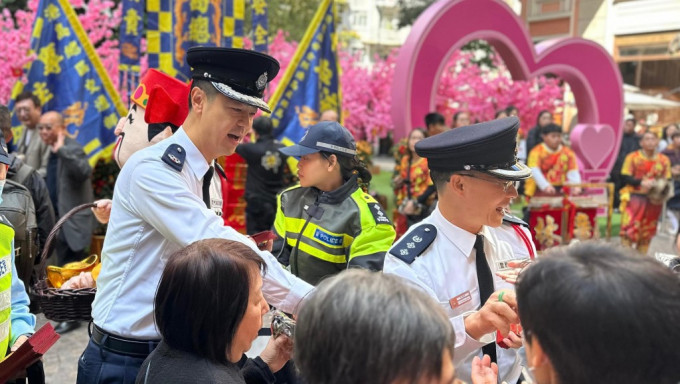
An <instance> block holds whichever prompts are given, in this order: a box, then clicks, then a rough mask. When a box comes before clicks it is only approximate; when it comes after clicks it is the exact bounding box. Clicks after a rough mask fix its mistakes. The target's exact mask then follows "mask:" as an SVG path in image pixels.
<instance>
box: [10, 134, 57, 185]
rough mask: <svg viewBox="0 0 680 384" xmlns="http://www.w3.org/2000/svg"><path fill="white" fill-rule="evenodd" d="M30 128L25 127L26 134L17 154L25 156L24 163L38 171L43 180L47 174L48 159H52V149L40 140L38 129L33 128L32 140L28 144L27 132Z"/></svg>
mask: <svg viewBox="0 0 680 384" xmlns="http://www.w3.org/2000/svg"><path fill="white" fill-rule="evenodd" d="M27 130H28V128H26V127H24V133H23V135H21V139H19V143H18V145H17V153H19V154H21V155H23V156H22V157H23V159H22V160H23V161H24V163H25V164H26V165H28V166H29V167H31V168H33V169H35V170H36V171H38V173H39V174H40V176H42V177H43V178H44V177H45V175H46V174H47V159H48V158H49V157H50V147H49V146H48V145H47V144H45V142H44V141H42V139H40V134H38V130H37V128H33V130H32V132H33V134H32V135H31V140H30V141H29V142H28V143H27V142H26V132H27Z"/></svg>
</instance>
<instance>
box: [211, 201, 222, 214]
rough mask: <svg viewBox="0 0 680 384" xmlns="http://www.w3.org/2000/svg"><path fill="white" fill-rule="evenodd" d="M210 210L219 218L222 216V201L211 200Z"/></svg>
mask: <svg viewBox="0 0 680 384" xmlns="http://www.w3.org/2000/svg"><path fill="white" fill-rule="evenodd" d="M210 208H212V210H213V212H215V214H216V215H217V216H220V217H221V216H222V199H214V198H210Z"/></svg>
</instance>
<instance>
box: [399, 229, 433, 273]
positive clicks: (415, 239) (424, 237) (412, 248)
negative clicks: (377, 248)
mask: <svg viewBox="0 0 680 384" xmlns="http://www.w3.org/2000/svg"><path fill="white" fill-rule="evenodd" d="M436 237H437V228H436V227H435V226H434V225H432V224H421V225H418V226H417V227H415V228H414V229H413V230H412V231H410V232H408V233H407V234H405V235H404V236H403V237H402V238H401V239H400V240H399V241H398V242H397V243H396V244H394V246H393V247H392V248H391V249H390V254H392V255H393V256H395V257H396V258H398V259H400V260H401V261H403V262H405V263H406V264H411V263H413V261H414V260H415V259H416V257H418V256H420V255H422V254H423V252H425V250H426V249H427V247H429V246H430V244H432V242H433V241H434V239H435V238H436Z"/></svg>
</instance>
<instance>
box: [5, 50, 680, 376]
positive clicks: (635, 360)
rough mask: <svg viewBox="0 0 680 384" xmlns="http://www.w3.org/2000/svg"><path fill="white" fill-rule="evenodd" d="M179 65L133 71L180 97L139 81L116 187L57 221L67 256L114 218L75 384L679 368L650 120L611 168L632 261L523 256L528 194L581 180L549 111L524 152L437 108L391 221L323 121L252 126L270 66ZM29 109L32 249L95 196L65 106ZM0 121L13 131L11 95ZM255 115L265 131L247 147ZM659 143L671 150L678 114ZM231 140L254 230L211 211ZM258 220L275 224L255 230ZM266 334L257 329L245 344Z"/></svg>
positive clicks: (513, 124) (20, 105) (527, 252)
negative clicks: (658, 231) (274, 325)
mask: <svg viewBox="0 0 680 384" xmlns="http://www.w3.org/2000/svg"><path fill="white" fill-rule="evenodd" d="M187 62H188V64H189V65H190V66H191V67H192V68H193V70H192V82H191V84H190V85H187V84H183V83H181V82H179V81H176V80H174V79H171V78H169V76H167V75H163V74H162V73H160V72H158V71H149V73H148V74H147V75H145V77H144V78H143V79H142V80H141V81H142V83H143V84H144V87H145V89H147V90H152V89H153V87H154V86H157V85H158V86H161V85H159V84H162V87H163V89H164V90H165V91H166V94H167V95H169V101H168V103H169V104H173V103H174V105H166V106H158V105H157V104H156V103H153V99H152V98H153V94H154V93H153V92H152V91H149V92H148V94H147V95H146V96H144V97H145V98H144V99H140V100H132V104H131V107H130V110H129V114H128V115H127V116H124V117H123V118H122V119H121V122H120V123H119V126H118V127H117V133H119V134H120V139H119V142H118V144H117V147H116V150H115V152H114V155H115V158H116V161H117V163H118V164H119V165H120V166H121V172H120V174H119V176H118V178H117V180H116V185H115V190H114V195H113V198H112V200H111V201H100V202H98V204H97V207H96V208H95V209H93V211H89V210H87V211H82V212H83V213H82V214H81V215H80V216H77V217H76V218H75V220H71V221H69V223H71V224H69V225H67V226H65V227H64V229H65V230H64V231H62V232H61V235H60V238H59V239H60V240H59V242H58V244H57V247H56V249H57V259H56V260H57V263H60V264H63V263H65V262H68V261H73V260H79V258H81V257H83V256H84V253H83V252H84V250H85V248H86V245H83V244H81V241H82V239H83V238H87V239H88V240H89V233H91V232H88V231H91V227H92V224H91V223H92V222H93V220H94V217H96V218H97V220H99V221H102V222H108V231H107V235H106V239H105V242H104V246H103V250H102V255H101V260H102V263H101V266H100V268H101V269H100V270H98V272H97V273H96V274H95V273H92V274H87V273H85V274H81V275H79V276H76V277H74V278H73V279H71V280H69V281H67V282H66V283H65V286H64V288H65V289H74V288H79V287H84V286H88V287H91V286H96V288H97V294H96V297H95V299H94V303H93V304H92V318H93V320H92V326H91V337H90V341H89V343H88V345H87V347H86V349H85V350H84V351H83V353H82V356H81V358H80V359H79V361H78V379H77V380H78V381H77V382H78V383H88V384H89V383H105V382H106V383H119V382H137V383H185V382H210V383H218V382H219V383H309V384H316V383H318V384H334V383H338V384H339V383H366V384H368V383H384V384H401V383H418V384H427V383H441V384H451V383H457V382H460V381H464V382H470V383H475V384H482V383H498V382H505V383H511V384H514V383H521V382H524V381H529V382H536V383H551V384H552V383H574V382H598V383H626V382H630V383H662V384H663V383H669V384H670V383H677V382H678V381H680V370H678V369H677V367H676V365H677V364H675V362H676V361H680V352H678V349H677V348H675V344H677V343H678V342H680V335H679V334H678V332H675V331H674V329H675V327H676V325H677V324H678V322H680V279H678V277H677V276H676V275H674V274H673V273H672V272H671V271H670V270H668V269H667V268H665V267H664V266H663V265H662V264H660V263H658V262H656V261H655V260H653V259H652V258H648V257H646V256H643V255H641V254H640V253H641V252H644V251H645V250H646V246H648V244H649V242H648V241H647V240H648V238H649V236H650V233H651V236H653V235H654V233H653V229H652V228H651V223H652V221H653V220H656V219H658V215H659V214H660V209H659V210H656V206H657V205H659V200H656V198H655V197H653V196H650V193H651V192H650V191H651V190H652V189H653V186H652V185H651V184H652V183H655V182H657V181H659V182H660V181H664V180H669V179H670V178H671V175H675V174H680V167H678V168H677V169H676V168H673V167H675V166H676V165H678V164H674V163H672V162H671V160H669V159H668V157H666V156H665V155H661V154H659V151H658V149H657V148H658V146H659V142H658V138H657V137H656V136H654V135H653V134H651V133H644V134H643V136H642V137H641V138H637V139H638V142H639V145H640V146H641V147H640V148H641V149H639V150H635V149H633V150H631V153H630V154H626V155H625V156H624V159H623V161H622V162H621V166H620V168H619V169H618V172H620V177H619V180H620V181H621V185H622V189H621V207H622V208H621V209H622V212H623V217H624V221H623V222H622V240H623V243H624V244H625V245H630V246H631V247H635V248H636V249H637V251H639V252H638V253H635V252H633V251H631V250H630V249H625V248H620V247H617V246H614V245H612V244H607V243H599V242H586V243H582V244H577V245H574V246H571V247H566V248H555V249H553V250H549V251H547V252H544V253H543V254H541V255H540V257H538V255H537V250H536V247H535V245H534V243H533V241H532V240H531V239H532V234H531V231H530V228H529V226H528V224H526V222H524V221H522V220H520V219H518V218H516V217H513V216H511V215H509V213H510V205H511V204H512V202H513V201H515V200H516V199H518V198H519V197H520V189H521V184H523V185H522V186H523V195H524V196H525V197H526V198H529V199H530V198H532V197H534V196H538V195H541V194H545V195H558V194H560V193H561V189H562V188H566V187H570V185H571V184H574V187H573V190H572V191H571V193H576V194H578V193H581V191H580V190H578V186H577V185H578V184H579V183H580V181H581V180H580V176H579V172H578V164H577V161H576V157H575V155H574V153H573V152H572V151H571V150H570V149H569V148H568V146H567V145H566V143H565V142H564V140H563V133H562V128H561V127H560V126H558V125H555V124H554V123H553V122H552V115H550V114H549V113H543V112H541V113H540V114H539V116H538V119H537V126H536V127H534V128H533V129H532V130H530V131H529V134H528V135H529V136H528V138H527V140H526V151H525V153H526V155H524V157H522V155H520V154H518V150H517V148H518V146H519V144H520V127H519V119H518V118H517V117H516V115H517V112H518V111H517V109H516V108H514V107H508V108H507V109H505V110H503V111H499V112H498V113H497V116H496V117H497V118H496V119H495V120H492V121H488V122H480V123H475V124H472V123H471V121H470V115H469V113H467V112H466V111H460V112H459V113H457V114H456V116H454V119H453V124H452V127H451V128H448V127H447V126H446V124H445V119H444V117H443V116H441V115H439V114H437V113H431V114H428V115H427V116H426V117H425V124H426V128H425V129H421V128H417V129H414V130H413V131H412V132H410V133H409V135H408V138H407V144H406V146H407V147H406V150H405V151H404V156H403V158H401V159H400V161H399V164H398V167H397V169H396V171H395V175H394V178H393V180H392V182H393V187H394V188H395V195H396V197H397V199H398V204H397V205H398V207H399V208H398V212H399V214H400V215H401V216H403V218H404V220H402V221H401V222H396V223H393V222H392V221H391V220H390V218H389V217H388V214H386V213H385V212H384V209H383V207H381V205H380V204H379V203H378V202H377V201H376V200H375V199H374V198H373V197H372V196H371V195H370V194H369V193H368V192H367V191H366V190H364V188H363V186H365V185H367V184H368V183H369V182H370V180H371V173H370V172H369V171H368V169H367V168H366V166H365V165H364V164H363V163H362V162H361V161H359V159H358V157H357V150H356V143H355V140H354V138H353V137H352V136H351V134H350V133H349V131H348V130H347V129H345V128H344V127H343V126H342V125H341V124H340V123H339V122H337V114H336V115H335V116H333V115H332V114H331V113H327V114H326V113H325V114H324V116H323V118H321V119H320V121H319V122H317V123H316V124H314V125H312V126H311V127H310V128H308V130H307V132H306V133H305V135H304V136H303V137H302V139H301V140H300V141H299V142H298V143H296V144H294V145H291V146H283V145H282V144H280V143H279V142H277V141H276V140H274V138H273V135H272V132H273V125H272V123H271V120H270V119H269V118H267V117H258V118H255V115H256V113H257V111H258V109H259V110H262V111H265V112H270V110H269V106H268V105H267V103H266V102H265V101H264V100H263V94H264V89H265V87H266V85H267V83H268V82H269V81H271V80H272V79H274V78H275V77H276V75H277V73H278V71H279V64H278V62H277V61H276V60H275V59H273V58H272V57H270V56H268V55H264V54H261V53H257V52H253V51H247V50H240V49H226V48H204V47H195V48H190V49H189V50H188V52H187ZM19 99H21V100H19ZM187 100H188V103H187ZM147 107H148V108H147ZM152 108H157V109H153V110H152ZM40 112H41V111H40V104H39V100H38V99H37V98H35V97H34V96H32V95H31V94H30V93H27V94H25V95H23V94H22V95H21V96H20V97H19V98H18V99H17V107H16V111H15V113H16V114H17V116H18V117H19V119H20V121H21V122H22V124H23V125H24V128H25V129H24V131H25V133H24V134H23V135H22V137H21V138H20V139H19V140H18V141H17V143H18V145H17V146H16V148H10V150H11V151H10V152H12V153H11V154H8V153H7V150H6V149H4V148H3V147H0V163H1V164H0V180H4V179H5V178H8V177H10V176H9V175H10V173H8V170H10V169H11V166H12V165H13V164H15V163H17V164H19V165H21V164H22V162H23V166H22V167H17V168H22V169H25V170H24V171H21V172H20V171H16V172H15V173H14V174H15V175H30V176H22V177H23V180H24V184H26V183H27V182H28V181H30V186H26V189H27V190H28V191H30V196H33V199H34V200H35V206H36V207H37V206H38V205H41V209H40V210H41V211H42V212H41V213H38V215H39V216H41V217H42V218H40V217H39V218H38V219H37V221H38V227H39V230H38V238H39V239H44V236H45V235H46V233H49V232H50V231H51V229H52V226H53V225H54V224H53V223H54V220H55V217H56V218H59V217H62V216H63V215H64V214H66V213H67V212H68V211H70V210H71V208H73V207H74V206H76V205H79V204H81V203H83V202H91V201H92V200H93V198H92V187H91V182H90V177H91V173H92V170H91V168H90V166H89V164H88V162H87V157H86V155H85V153H84V151H83V148H82V147H81V146H80V145H79V144H78V143H77V142H76V141H75V140H74V139H73V138H71V137H69V134H68V132H67V131H66V129H65V124H64V119H63V117H62V116H61V115H60V114H59V113H58V112H55V111H48V112H45V113H43V114H41V113H40ZM0 124H1V125H2V130H3V133H4V136H5V139H8V140H11V139H12V138H11V130H10V129H9V125H10V124H9V111H8V110H6V109H4V110H3V109H0ZM627 124H628V123H627ZM251 129H253V130H254V131H255V134H256V137H257V140H255V142H254V143H250V144H244V143H243V140H244V139H245V137H246V136H247V135H249V134H250V131H251ZM36 131H37V132H36ZM626 132H628V133H626V134H625V135H630V134H631V133H630V132H629V131H628V130H627V131H626ZM8 134H9V135H10V137H9V138H8V137H7V135H8ZM665 137H668V140H670V143H667V147H666V148H664V149H665V151H666V152H667V153H669V154H674V155H675V157H677V158H680V155H679V154H676V153H675V152H674V151H675V150H676V149H675V148H678V150H680V147H676V144H677V143H675V141H676V140H677V141H680V132H677V127H676V132H670V133H668V132H666V136H665ZM38 139H39V140H40V141H36V140H38ZM529 139H531V140H529ZM624 139H625V141H624V142H623V144H622V146H623V145H624V144H626V145H631V148H632V147H633V146H632V144H631V143H630V139H629V136H626V138H624ZM3 144H4V143H3ZM29 148H33V149H29ZM627 148H628V147H627ZM22 151H23V152H22ZM520 152H521V151H520ZM234 153H238V154H240V155H241V156H242V157H243V158H244V159H245V160H246V161H247V162H248V164H249V168H248V175H247V181H246V185H247V187H246V195H245V199H246V201H247V203H248V208H247V209H246V226H247V232H248V234H249V235H252V237H251V236H246V235H243V234H241V233H239V232H237V231H236V230H235V229H233V228H231V227H229V226H227V225H225V220H224V218H223V217H222V204H223V201H222V199H221V196H222V194H221V191H222V190H223V188H226V186H227V183H229V182H230V181H229V180H227V179H226V177H225V176H224V172H223V171H222V170H221V169H220V168H219V165H218V164H217V163H216V161H215V160H216V159H217V158H219V157H221V156H229V155H232V154H234ZM523 158H524V159H526V163H525V162H523V161H522V159H523ZM290 159H297V160H298V161H297V165H296V167H297V178H298V180H299V184H296V185H293V186H288V185H287V184H288V181H287V180H286V175H289V174H290V172H291V169H290V164H292V162H290V161H289V160H290ZM676 171H677V172H676ZM613 178H614V177H613ZM2 185H3V184H2V183H0V186H2ZM4 195H5V194H4V193H3V196H4ZM662 200H663V199H662ZM43 204H44V206H45V207H46V208H45V209H44V210H43V209H42V205H43ZM661 204H663V201H661ZM37 212H38V209H36V213H37ZM654 215H656V218H654V217H653V216H654ZM43 220H46V222H43ZM654 223H655V221H654ZM270 229H273V233H274V234H275V235H276V236H272V237H269V236H264V237H260V236H261V235H263V234H262V233H261V231H267V230H270ZM0 234H2V237H1V238H0V250H2V252H3V255H4V257H3V258H2V259H1V261H2V264H0V295H3V294H5V292H11V295H10V296H9V297H11V306H8V307H7V308H0V315H2V316H3V317H0V353H4V352H5V351H7V350H10V351H11V350H12V349H15V348H16V347H18V345H20V344H21V343H22V342H24V341H25V340H26V338H27V337H28V336H30V334H31V333H32V332H33V330H34V327H35V316H34V315H32V314H31V313H30V311H29V308H28V305H29V300H28V296H27V294H26V289H25V286H24V284H23V283H22V279H24V280H25V281H26V282H28V283H29V284H30V278H31V277H30V276H19V275H18V274H16V273H12V272H13V271H15V270H16V268H15V267H14V265H13V264H15V260H14V258H15V256H14V255H15V252H14V249H13V248H14V246H13V244H14V231H13V230H12V228H11V226H9V225H7V224H6V223H5V222H4V218H3V217H2V216H0ZM264 235H267V234H266V233H265V234H264ZM274 237H276V238H277V241H274ZM38 244H40V245H41V246H42V245H43V244H44V240H39V241H38ZM18 257H20V258H21V257H22V255H21V254H19V256H18ZM9 265H11V268H10V267H9ZM3 266H5V267H4V268H3ZM270 307H275V308H277V309H278V310H280V311H283V312H285V313H288V314H290V315H292V316H293V317H294V318H295V319H296V321H297V323H296V325H295V331H294V333H290V335H289V336H287V335H285V334H279V333H278V332H272V330H271V329H269V328H270V327H269V325H268V324H263V316H265V314H266V313H267V312H268V311H269V310H270ZM3 319H9V320H11V321H5V322H3ZM10 323H11V327H10V326H9V324H10ZM5 324H7V326H6V327H5ZM60 325H61V324H60ZM594 325H595V326H594ZM69 326H70V324H64V325H63V328H62V329H61V331H65V328H68V327H69ZM258 337H262V338H265V339H266V340H267V341H266V346H265V347H264V348H261V349H259V350H258V349H257V348H255V347H254V341H255V340H256V339H257V338H258ZM253 356H254V357H253Z"/></svg>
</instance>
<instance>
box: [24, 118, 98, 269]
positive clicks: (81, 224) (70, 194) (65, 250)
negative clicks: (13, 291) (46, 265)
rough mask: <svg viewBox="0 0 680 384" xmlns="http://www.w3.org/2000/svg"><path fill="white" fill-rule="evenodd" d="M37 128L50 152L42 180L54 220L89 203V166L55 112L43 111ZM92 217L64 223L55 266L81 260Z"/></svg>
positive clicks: (84, 214) (86, 214)
mask: <svg viewBox="0 0 680 384" xmlns="http://www.w3.org/2000/svg"><path fill="white" fill-rule="evenodd" d="M37 129H38V131H39V132H40V138H41V139H42V141H43V142H44V143H45V145H47V146H48V148H49V149H50V155H49V160H48V162H47V177H46V181H47V189H48V190H49V193H50V200H51V201H52V206H53V207H54V210H55V213H56V215H57V217H62V216H64V215H65V214H67V213H68V212H69V211H70V210H71V209H73V208H75V207H77V206H79V205H81V204H85V203H91V202H92V201H93V200H94V195H93V192H92V180H91V177H92V167H90V164H89V162H88V160H87V155H86V154H85V152H84V151H83V146H82V145H80V143H78V142H77V141H76V140H75V139H72V138H70V137H68V135H67V131H66V125H65V124H64V118H63V117H62V116H61V114H60V113H59V112H55V111H49V112H46V113H45V114H44V115H42V117H41V118H40V122H39V123H38V125H37ZM92 218H93V216H92V213H91V212H89V211H81V212H78V213H77V214H76V215H75V216H73V217H72V218H71V219H69V220H68V221H67V222H66V223H64V227H63V229H62V231H60V234H59V237H58V243H57V255H58V263H59V265H63V264H66V263H69V262H72V261H79V260H82V259H83V258H85V247H87V246H88V245H90V241H91V238H90V237H91V235H92V229H93V226H94V222H93V220H92Z"/></svg>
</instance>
